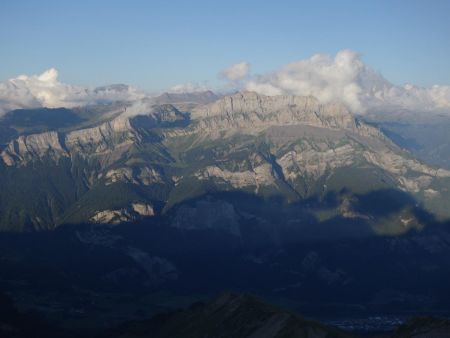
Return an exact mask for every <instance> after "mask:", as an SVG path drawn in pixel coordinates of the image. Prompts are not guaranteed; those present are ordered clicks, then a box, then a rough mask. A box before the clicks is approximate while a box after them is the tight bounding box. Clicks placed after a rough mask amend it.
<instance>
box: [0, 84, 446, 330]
mask: <svg viewBox="0 0 450 338" xmlns="http://www.w3.org/2000/svg"><path fill="white" fill-rule="evenodd" d="M121 88H122V87H120V86H116V87H114V90H115V91H117V90H120V89H121ZM99 90H109V89H107V88H103V89H99ZM124 90H125V89H124ZM399 114H400V113H399ZM408 116H410V115H405V118H409V117H408ZM390 118H392V119H395V118H396V117H395V116H391V117H390ZM421 119H422V117H420V118H419V117H415V118H414V119H413V120H411V119H408V120H407V121H408V123H409V125H408V126H409V127H404V126H403V125H402V126H400V127H399V126H397V125H393V124H391V123H390V122H389V121H390V120H389V119H388V117H386V116H384V117H383V115H382V114H381V113H380V114H379V115H376V116H374V115H364V116H362V115H354V114H353V113H351V112H350V111H349V110H348V109H347V108H346V106H345V105H343V104H341V103H339V102H335V103H326V104H323V103H321V102H320V101H318V100H317V99H316V98H314V97H311V96H309V97H300V96H282V95H280V96H264V95H261V94H257V93H254V92H237V93H234V94H231V95H216V94H214V93H212V92H204V93H195V94H173V93H172V94H164V95H162V96H159V97H156V98H144V99H140V100H137V101H116V102H114V103H100V104H96V105H89V106H81V107H76V108H73V107H72V108H67V107H66V108H64V107H61V108H36V109H19V110H13V111H10V112H8V113H7V114H5V115H4V117H3V118H2V119H1V120H0V130H1V139H0V144H1V146H0V185H1V187H2V189H1V190H0V229H1V232H0V267H1V269H2V271H3V274H2V277H1V278H0V289H2V290H4V291H5V292H7V293H8V294H10V295H11V296H12V297H13V299H14V301H15V302H17V303H18V304H19V305H20V307H21V308H23V309H32V310H36V311H39V312H40V313H43V314H44V315H45V316H46V317H47V318H49V319H50V320H51V321H52V322H56V323H58V324H61V325H62V326H64V327H68V328H73V326H76V327H83V328H85V327H86V326H88V327H90V326H93V327H95V328H96V329H99V327H100V328H101V329H104V328H105V327H104V326H105V324H104V323H108V326H111V325H116V324H119V323H121V322H123V321H129V320H142V319H143V318H144V317H145V316H147V315H154V314H156V313H160V312H161V311H172V310H174V308H177V307H180V306H183V305H186V304H187V303H191V302H192V301H195V300H203V299H210V298H211V296H212V295H213V294H217V293H218V292H220V291H223V290H226V289H231V290H236V291H237V292H252V293H255V294H257V295H259V296H261V297H262V298H265V299H270V300H273V302H274V303H276V304H279V305H282V306H286V307H288V308H289V309H291V310H292V311H295V312H300V313H305V314H307V315H308V316H312V317H321V316H324V315H330V314H336V313H342V314H348V315H349V316H353V315H355V314H358V315H364V316H373V315H377V314H378V313H388V314H394V315H398V314H399V313H400V314H402V315H405V313H407V314H408V315H406V316H409V315H418V314H423V313H425V314H435V313H440V314H442V313H447V312H450V307H449V305H448V304H450V299H449V297H448V283H450V263H449V261H448V259H446V257H448V254H450V233H449V231H448V218H449V217H450V215H449V210H450V208H449V203H450V196H449V188H450V169H449V168H448V167H447V166H446V165H445V163H443V164H442V165H441V164H440V163H442V162H439V163H437V162H436V161H432V160H429V159H430V158H427V156H424V154H427V152H426V151H424V150H423V147H425V146H426V147H431V144H432V142H431V141H430V142H429V143H427V142H428V141H427V142H422V143H421V144H422V146H421V147H414V146H413V145H414V142H413V141H411V139H414V137H415V136H414V133H411V132H410V131H411V129H413V127H411V126H412V125H413V124H414V123H419V122H420V121H423V120H421ZM434 119H438V118H437V117H433V119H431V118H430V119H429V120H428V122H429V123H431V121H434ZM439 119H440V120H439V121H443V120H445V117H442V116H441V117H439ZM418 121H419V122H418ZM395 128H397V129H395ZM398 128H400V129H398ZM417 129H418V128H416V130H417ZM415 139H416V140H417V142H419V141H420V140H425V139H427V138H425V137H424V138H422V139H420V138H419V137H416V138H415ZM406 141H407V142H406ZM420 142H421V141H420ZM439 151H440V150H437V153H439ZM442 151H444V152H445V149H443V150H442ZM161 299H164V301H161ZM411 309H412V310H411ZM411 311H412V312H411ZM144 315H145V316H144ZM181 317H183V316H181Z"/></svg>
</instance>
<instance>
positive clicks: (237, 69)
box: [221, 62, 250, 81]
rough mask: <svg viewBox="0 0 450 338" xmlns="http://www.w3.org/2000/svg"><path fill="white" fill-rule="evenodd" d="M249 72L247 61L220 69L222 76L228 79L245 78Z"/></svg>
mask: <svg viewBox="0 0 450 338" xmlns="http://www.w3.org/2000/svg"><path fill="white" fill-rule="evenodd" d="M249 72H250V64H249V63H248V62H240V63H236V64H234V65H232V66H230V67H229V68H227V69H225V70H223V71H222V73H221V74H222V76H224V77H225V78H226V79H228V80H230V81H239V80H242V79H243V78H245V77H246V76H247V75H248V73H249Z"/></svg>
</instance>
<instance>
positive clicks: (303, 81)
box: [244, 50, 450, 113]
mask: <svg viewBox="0 0 450 338" xmlns="http://www.w3.org/2000/svg"><path fill="white" fill-rule="evenodd" d="M244 88H245V89H246V90H250V91H255V92H259V93H261V94H266V95H280V94H291V95H313V96H315V97H317V98H318V99H319V100H321V101H322V102H330V101H342V102H344V103H345V104H346V105H347V106H348V107H349V108H350V109H351V110H352V111H354V112H359V113H363V112H366V111H370V110H394V109H409V110H415V111H439V110H449V111H450V86H438V85H435V86H432V87H431V88H421V87H417V86H413V85H405V86H396V85H393V84H392V83H390V82H389V81H388V80H386V79H385V78H384V77H383V76H382V75H381V74H379V73H378V72H376V71H374V70H373V69H372V68H370V67H369V66H367V65H366V64H364V62H363V61H362V60H361V57H360V55H359V54H358V53H356V52H354V51H351V50H341V51H339V52H338V53H337V54H336V56H335V57H331V56H329V55H323V54H317V55H314V56H312V57H311V58H309V59H306V60H300V61H297V62H293V63H290V64H287V65H285V66H283V67H281V68H280V69H279V70H277V71H275V72H272V73H269V74H264V75H259V76H256V77H253V78H252V79H249V80H248V81H247V82H246V83H245V84H244Z"/></svg>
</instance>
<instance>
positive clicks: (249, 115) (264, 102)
mask: <svg viewBox="0 0 450 338" xmlns="http://www.w3.org/2000/svg"><path fill="white" fill-rule="evenodd" d="M191 118H192V119H193V120H194V121H197V123H198V126H197V127H198V128H200V129H228V130H229V129H230V128H236V127H237V128H240V129H242V128H265V127H270V126H283V125H298V124H302V125H311V126H316V127H323V128H331V129H350V130H355V129H356V128H357V122H356V119H355V117H354V116H353V115H352V114H351V113H350V111H349V110H348V109H347V108H346V107H345V106H344V105H343V104H341V103H328V104H322V103H320V102H319V101H318V100H317V99H316V98H315V97H313V96H293V95H277V96H265V95H260V94H257V93H255V92H239V93H236V94H234V95H230V96H224V97H222V98H220V99H219V100H217V101H215V102H213V103H210V104H206V105H202V106H198V107H196V108H195V109H193V111H192V114H191Z"/></svg>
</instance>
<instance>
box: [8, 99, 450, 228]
mask: <svg viewBox="0 0 450 338" xmlns="http://www.w3.org/2000/svg"><path fill="white" fill-rule="evenodd" d="M166 99H167V100H166V101H168V100H169V99H171V100H172V99H173V100H175V99H176V98H174V97H166ZM181 99H183V98H180V100H181ZM161 100H163V98H161ZM183 100H184V99H183ZM163 101H164V100H163ZM142 107H143V108H142V109H143V110H144V111H141V110H139V109H140V108H139V109H138V108H129V109H128V108H127V110H126V111H125V112H124V113H123V114H121V115H119V116H116V117H114V118H112V119H111V120H109V121H106V122H103V123H99V124H98V125H91V126H89V127H86V128H84V129H79V130H74V131H70V132H64V131H60V130H58V131H50V132H45V133H40V134H32V135H21V136H19V137H18V138H16V139H15V140H13V141H11V142H10V143H9V144H8V145H7V146H6V147H5V148H4V149H3V150H2V152H1V154H0V157H1V160H2V161H1V162H3V163H2V164H1V165H0V169H1V168H7V171H8V172H11V173H16V172H20V170H18V169H19V168H23V169H24V170H25V169H26V170H33V169H27V168H33V165H32V164H34V163H45V165H47V166H51V167H52V166H53V167H54V166H56V167H55V169H54V170H55V171H56V172H58V173H60V172H61V173H62V172H64V174H65V175H66V176H64V177H65V178H64V182H67V181H68V180H73V184H74V187H73V188H70V189H69V188H68V189H67V191H76V192H77V193H76V194H75V196H74V194H72V195H70V197H67V202H65V203H66V205H64V206H61V207H59V206H58V208H56V207H55V203H54V202H52V201H53V199H57V198H60V197H58V196H61V195H63V196H66V195H64V194H67V192H64V193H63V192H60V191H58V189H59V188H58V184H56V185H55V183H53V182H51V183H49V185H50V184H51V187H52V189H53V188H54V187H55V186H56V191H55V192H54V194H55V195H52V196H51V197H41V198H44V199H45V200H46V202H42V201H41V202H37V201H36V205H38V204H39V203H44V204H45V203H47V204H48V211H47V216H46V217H41V215H39V219H40V220H41V221H40V222H39V224H40V225H41V223H42V222H45V221H46V220H51V222H55V223H57V221H56V220H57V219H58V220H65V219H67V218H66V216H65V214H64V213H65V212H66V210H70V211H71V215H73V214H74V213H78V212H80V213H82V212H81V211H74V210H83V208H88V209H89V211H84V213H82V214H83V215H84V216H83V217H86V215H89V218H88V219H87V220H90V221H92V222H100V223H119V222H124V221H130V220H135V219H137V218H139V217H142V216H151V215H153V214H154V210H153V209H149V208H147V209H146V207H144V206H135V205H134V204H133V203H135V201H141V202H142V203H143V204H144V205H146V204H148V205H154V202H155V201H158V203H161V204H162V205H165V208H164V210H165V211H167V210H168V209H170V208H171V207H173V206H174V205H177V204H180V203H182V202H183V201H185V200H188V199H191V198H193V197H198V196H201V195H202V194H203V195H205V194H208V193H209V192H210V191H211V190H213V191H227V192H229V191H244V192H245V193H251V194H254V195H257V196H264V197H268V196H275V195H276V196H281V197H283V198H286V200H288V201H296V200H297V201H298V200H302V199H307V198H313V197H314V198H315V197H320V198H322V197H323V196H325V195H326V194H328V193H330V192H333V191H334V192H336V191H339V190H342V189H347V190H348V189H350V190H352V191H354V192H358V193H361V192H368V191H370V190H371V189H372V190H373V189H387V188H394V189H401V190H403V191H405V192H408V193H411V194H414V196H415V198H416V197H417V198H421V199H422V200H423V201H425V202H424V203H428V204H430V203H431V204H430V205H432V206H433V205H434V204H436V203H435V202H436V201H438V200H439V198H440V197H441V196H443V194H446V193H447V191H450V190H449V188H443V189H442V188H440V186H442V184H444V185H446V184H447V183H448V182H447V181H448V178H450V171H448V170H443V169H436V168H432V167H429V166H427V165H425V164H423V163H421V162H419V161H417V160H416V159H414V158H413V157H412V156H411V155H410V154H409V153H407V152H405V151H404V150H402V149H401V148H399V147H398V146H397V145H395V144H394V143H393V142H391V141H390V140H389V139H388V138H386V137H385V136H384V135H383V134H382V133H381V132H380V131H379V130H378V129H376V128H374V127H372V126H370V125H368V124H365V123H363V122H361V121H359V120H358V119H356V118H355V117H354V116H353V115H352V114H351V113H350V112H349V111H348V110H347V109H346V108H345V107H344V106H343V105H341V104H339V103H333V104H321V103H320V102H319V101H318V100H317V99H315V98H314V97H296V96H263V95H258V94H256V93H252V92H243V93H237V94H235V95H231V96H225V97H222V98H219V99H218V100H216V101H214V102H210V103H206V104H203V105H199V104H196V105H195V106H193V108H192V109H190V110H189V112H181V111H179V110H178V109H177V108H175V107H174V106H172V105H170V104H166V103H164V104H160V105H154V104H153V102H150V103H149V102H147V103H145V104H143V105H142ZM133 109H135V110H136V109H138V110H137V111H136V112H135V113H139V114H140V115H133V114H132V111H133ZM62 159H64V161H63V162H64V165H62V164H60V163H62V162H61V160H62ZM4 170H6V169H4ZM349 173H352V174H351V175H350V174H349ZM352 175H354V176H352ZM357 177H359V179H357ZM57 178H58V179H59V180H60V181H61V179H60V178H59V177H57ZM358 180H359V181H358ZM8 183H10V184H12V186H11V189H12V190H13V191H14V185H13V183H11V182H8ZM30 189H31V188H30ZM105 189H106V190H105ZM52 191H53V190H52ZM100 191H102V192H101V193H100ZM52 193H53V192H52ZM83 193H86V195H85V196H84V195H83V196H81V195H82V194H83ZM96 194H103V195H96ZM105 194H106V195H105ZM108 194H112V196H111V201H113V200H114V198H113V197H114V196H116V197H117V198H118V199H120V200H121V201H123V202H121V205H119V206H120V207H117V203H109V204H108V202H105V201H98V196H108ZM96 196H97V197H96ZM80 197H83V201H84V200H86V201H88V200H89V201H90V202H89V203H88V202H83V203H84V204H83V205H82V206H76V207H75V203H76V202H78V200H79V199H80ZM96 199H97V200H96ZM103 199H105V198H103V197H102V198H101V200H103ZM106 200H108V199H106ZM351 200H352V201H353V199H351ZM429 201H431V202H429ZM141 202H139V203H141ZM433 203H434V204H433ZM97 204H98V206H97ZM67 205H68V206H67ZM93 205H94V206H95V208H94V206H93ZM39 208H41V207H39ZM198 208H199V209H198V210H200V209H201V210H203V209H202V208H201V206H199V207H198ZM211 208H212V209H214V210H215V209H217V210H220V213H217V214H221V215H222V214H223V215H222V216H223V217H224V219H227V220H229V224H230V227H229V231H230V232H231V233H233V234H236V235H239V233H240V232H239V229H238V228H239V227H237V226H236V224H237V223H239V216H231V215H232V214H233V212H231V211H230V210H231V209H230V208H228V207H226V203H225V204H223V203H222V204H220V206H219V205H215V206H212V207H211ZM231 208H234V207H233V206H231ZM440 208H441V209H440V210H443V211H445V210H448V209H449V208H447V207H445V206H444V207H440ZM35 209H36V208H34V209H33V210H35ZM344 209H345V210H352V209H351V208H350V207H349V208H344ZM344 209H342V210H344ZM8 210H9V209H8ZM8 210H4V211H3V214H4V215H6V216H5V217H10V216H7V215H9V214H8V212H9V211H8ZM198 210H197V211H196V212H194V211H192V210H191V211H189V208H187V209H186V208H181V209H180V211H179V212H178V215H181V214H182V215H184V216H183V217H184V218H185V219H191V221H190V222H191V223H195V221H194V220H193V219H194V218H198V217H200V218H201V217H206V218H205V219H203V220H202V222H200V223H198V224H203V225H204V228H209V227H210V225H211V224H212V223H216V224H221V223H220V222H219V221H218V220H216V219H215V218H214V217H213V216H216V215H215V214H214V212H213V213H211V214H208V213H205V212H203V211H202V212H198ZM339 210H341V209H339ZM93 211H95V212H93ZM11 212H13V211H11ZM14 213H16V212H15V211H14ZM344 213H345V214H350V213H349V212H344ZM16 214H17V213H16ZM234 214H236V215H237V214H238V213H234ZM353 214H357V215H358V218H359V219H365V216H364V215H362V214H361V215H360V214H359V213H357V212H356V211H355V212H354V213H353ZM25 215H27V214H26V213H25ZM36 216H37V215H29V216H25V217H24V219H32V220H33V219H37V218H36ZM11 217H12V216H11ZM71 217H72V216H71ZM177 217H178V218H176V219H178V220H176V221H174V222H172V223H173V224H175V225H176V226H177V227H178V226H180V227H186V226H187V225H186V224H188V223H189V222H185V221H183V222H181V221H180V216H177ZM0 218H1V217H0ZM8 219H9V218H8ZM69 219H70V218H69ZM85 220H86V219H85ZM203 221H204V222H203ZM177 224H178V225H177ZM208 224H209V225H208ZM187 227H192V225H188V226H187Z"/></svg>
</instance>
